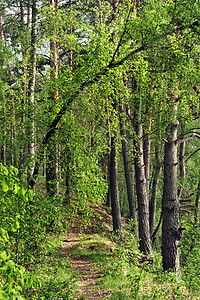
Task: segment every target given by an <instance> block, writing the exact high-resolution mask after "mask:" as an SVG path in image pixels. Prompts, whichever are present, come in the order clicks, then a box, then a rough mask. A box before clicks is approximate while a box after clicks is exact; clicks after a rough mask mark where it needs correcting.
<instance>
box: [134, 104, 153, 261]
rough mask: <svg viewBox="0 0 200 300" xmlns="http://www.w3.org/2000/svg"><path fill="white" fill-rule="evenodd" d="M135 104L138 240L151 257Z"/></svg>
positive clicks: (147, 208)
mask: <svg viewBox="0 0 200 300" xmlns="http://www.w3.org/2000/svg"><path fill="white" fill-rule="evenodd" d="M137 101H138V103H137V104H136V107H135V109H136V114H135V117H134V121H133V126H134V129H135V134H136V138H135V145H134V148H135V155H134V156H135V159H134V161H135V177H136V193H137V202H138V222H139V240H140V250H141V251H142V252H143V253H145V254H146V255H147V256H149V257H152V256H153V250H152V245H151V237H150V226H149V201H148V195H147V189H146V177H145V169H144V155H143V142H142V135H143V128H142V122H141V121H142V120H141V101H140V100H139V99H138V100H137Z"/></svg>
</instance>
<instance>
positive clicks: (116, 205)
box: [109, 133, 122, 231]
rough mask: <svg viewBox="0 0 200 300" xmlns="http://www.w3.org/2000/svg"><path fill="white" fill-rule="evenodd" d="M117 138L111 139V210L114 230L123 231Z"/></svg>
mask: <svg viewBox="0 0 200 300" xmlns="http://www.w3.org/2000/svg"><path fill="white" fill-rule="evenodd" d="M116 136H117V134H116V133H114V136H113V137H111V153H110V168H109V171H110V174H109V175H110V176H109V177H110V194H111V209H112V218H113V230H114V231H121V230H122V224H121V211H120V202H119V190H118V180H117V153H116Z"/></svg>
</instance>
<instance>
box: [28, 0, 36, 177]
mask: <svg viewBox="0 0 200 300" xmlns="http://www.w3.org/2000/svg"><path fill="white" fill-rule="evenodd" d="M36 39H37V0H33V2H32V30H31V50H30V70H29V78H30V79H29V85H28V100H29V131H28V134H29V145H28V154H29V166H28V183H30V178H31V176H32V175H33V172H34V166H35V161H34V159H35V124H34V103H35V76H36Z"/></svg>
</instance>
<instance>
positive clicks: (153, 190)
mask: <svg viewBox="0 0 200 300" xmlns="http://www.w3.org/2000/svg"><path fill="white" fill-rule="evenodd" d="M161 169H162V165H161V158H160V143H159V145H156V147H155V166H154V172H153V175H152V176H153V179H152V187H151V196H150V199H149V224H150V233H151V236H152V234H153V230H154V225H155V216H156V196H157V189H158V182H159V176H160V173H161Z"/></svg>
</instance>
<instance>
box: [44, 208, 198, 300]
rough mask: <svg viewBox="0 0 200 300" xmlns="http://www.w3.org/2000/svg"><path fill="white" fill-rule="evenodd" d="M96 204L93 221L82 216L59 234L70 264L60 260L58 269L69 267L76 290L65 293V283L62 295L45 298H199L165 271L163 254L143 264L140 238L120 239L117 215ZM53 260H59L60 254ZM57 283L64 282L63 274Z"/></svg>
mask: <svg viewBox="0 0 200 300" xmlns="http://www.w3.org/2000/svg"><path fill="white" fill-rule="evenodd" d="M93 209H94V214H93V217H92V218H89V219H90V222H89V225H87V226H83V223H82V220H83V219H84V216H81V215H79V216H78V218H77V219H76V220H75V222H74V225H73V227H72V228H70V233H66V234H64V235H62V236H61V237H60V239H59V241H60V246H59V248H57V250H58V251H59V257H60V258H61V260H62V261H63V262H64V261H66V262H69V266H68V265H66V267H65V264H64V265H62V264H60V267H59V268H57V270H60V271H59V272H60V273H59V274H61V276H62V277H63V276H65V275H64V274H65V272H71V273H70V274H71V275H70V277H69V281H68V282H69V283H70V285H69V287H68V288H69V289H70V286H71V287H72V291H73V292H72V294H69V296H67V298H66V297H65V296H64V292H65V291H66V290H67V288H66V286H65V287H64V289H63V287H61V288H60V289H59V291H58V292H59V296H57V297H56V295H55V293H54V292H53V295H54V297H53V298H52V297H51V296H49V295H50V294H48V296H46V297H44V298H42V299H58V300H60V299H73V300H78V299H80V300H97V299H99V300H100V299H123V300H124V299H126V300H127V299H131V300H132V299H153V300H155V299H159V300H160V299H162V300H166V299H177V300H178V299H187V300H198V299H199V298H198V297H196V296H195V295H193V294H192V293H190V292H188V291H187V289H186V288H185V287H184V286H183V285H182V284H180V283H179V282H177V281H173V280H172V278H171V275H170V274H169V275H167V274H162V267H161V266H160V262H159V261H160V259H159V257H158V258H157V259H156V257H155V259H156V261H155V262H154V264H148V263H147V264H143V263H140V261H139V260H138V258H139V256H140V254H139V256H138V251H137V243H136V242H135V241H132V240H131V239H130V238H129V236H128V239H129V240H126V242H125V244H124V242H123V243H122V242H121V243H120V242H119V240H118V239H117V237H114V236H113V235H112V218H111V215H110V214H109V212H108V210H107V208H106V207H104V206H98V207H95V208H93ZM81 219H82V220H81ZM124 224H126V222H125V221H124ZM124 227H127V225H124ZM129 243H130V244H129ZM134 251H135V252H134ZM127 255H128V256H127ZM129 255H130V256H129ZM127 258H128V260H127ZM52 259H53V260H55V262H56V259H57V256H55V258H54V257H52ZM67 270H68V271H67ZM59 274H58V278H59ZM54 275H56V272H55V271H54ZM54 277H55V276H54ZM63 278H64V277H63ZM55 280H56V279H55ZM55 286H56V287H57V288H58V287H59V286H60V285H59V279H58V281H57V282H56V284H55ZM51 295H52V294H51Z"/></svg>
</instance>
